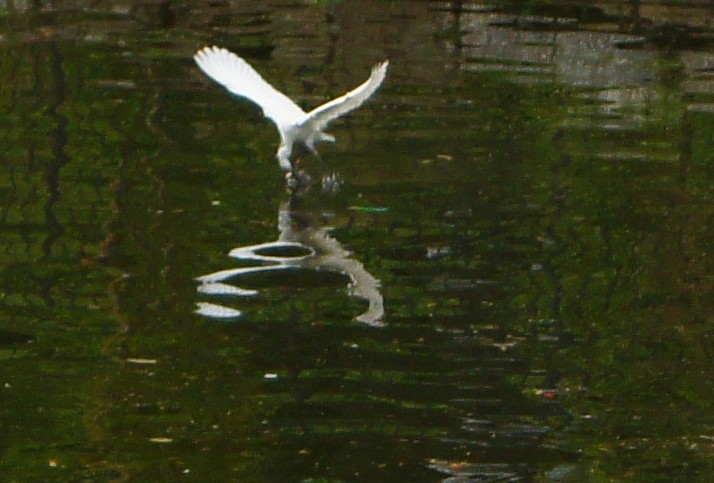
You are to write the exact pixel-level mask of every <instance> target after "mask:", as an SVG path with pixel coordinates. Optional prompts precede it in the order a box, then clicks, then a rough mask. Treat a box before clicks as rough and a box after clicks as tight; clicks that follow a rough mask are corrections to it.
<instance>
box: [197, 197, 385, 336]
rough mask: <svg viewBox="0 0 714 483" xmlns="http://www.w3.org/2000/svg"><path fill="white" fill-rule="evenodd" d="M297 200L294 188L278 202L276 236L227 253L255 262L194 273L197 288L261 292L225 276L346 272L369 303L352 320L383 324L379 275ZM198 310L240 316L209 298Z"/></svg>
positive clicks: (238, 294) (229, 292) (351, 288)
mask: <svg viewBox="0 0 714 483" xmlns="http://www.w3.org/2000/svg"><path fill="white" fill-rule="evenodd" d="M299 205H300V195H299V194H298V193H296V192H293V193H292V194H291V196H290V198H289V199H288V200H287V201H285V202H283V203H282V204H281V205H280V208H279V210H278V229H279V230H280V235H279V236H278V239H277V240H275V241H271V242H267V243H261V244H258V245H249V246H244V247H237V248H234V249H233V250H231V251H230V253H229V255H230V256H231V257H233V258H237V259H239V260H246V261H255V262H257V263H258V265H256V266H248V267H239V268H232V269H227V270H220V271H218V272H214V273H211V274H208V275H203V276H201V277H198V278H197V280H198V282H199V286H198V291H199V292H200V293H202V294H205V295H221V296H235V297H254V296H258V295H259V292H258V291H257V290H249V289H244V288H240V287H238V286H236V285H233V284H229V283H226V281H227V280H236V279H240V277H241V276H244V275H247V274H255V273H261V272H269V271H280V270H294V269H306V270H314V271H320V272H325V271H327V272H332V273H338V274H341V275H345V276H347V277H348V278H349V286H348V290H349V294H350V295H351V296H352V297H357V298H359V299H363V300H365V301H366V302H367V303H368V308H367V310H366V311H365V312H364V313H362V314H360V315H358V316H357V317H355V320H357V321H359V322H363V323H365V324H369V325H372V326H382V325H383V322H382V319H383V316H384V299H383V297H382V293H381V291H380V283H379V280H377V279H376V278H375V277H374V276H373V275H372V274H371V273H369V272H368V271H367V270H366V269H365V268H364V265H362V263H360V262H359V261H358V260H355V259H354V258H351V256H350V255H351V253H350V252H349V251H347V250H346V249H345V248H344V247H343V246H342V245H341V244H340V242H339V241H337V240H336V239H335V238H333V237H332V236H330V233H329V231H330V228H329V227H327V226H324V225H323V224H322V222H321V221H320V219H319V218H320V217H319V216H317V215H316V214H315V213H312V212H309V211H302V210H300V209H299ZM276 253H284V255H279V254H276ZM196 312H197V313H198V314H201V315H204V316H206V317H211V318H221V319H232V318H237V317H240V316H241V311H239V310H236V309H234V308H231V307H227V306H224V305H219V304H214V303H208V302H199V303H198V309H197V310H196Z"/></svg>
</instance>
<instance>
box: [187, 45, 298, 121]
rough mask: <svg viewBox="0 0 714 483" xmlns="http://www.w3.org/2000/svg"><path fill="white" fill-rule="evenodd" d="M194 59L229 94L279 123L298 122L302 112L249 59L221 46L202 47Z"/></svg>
mask: <svg viewBox="0 0 714 483" xmlns="http://www.w3.org/2000/svg"><path fill="white" fill-rule="evenodd" d="M193 60H195V61H196V64H198V66H199V67H200V68H201V70H202V71H203V72H205V73H206V75H207V76H208V77H210V78H211V79H213V80H214V81H216V82H218V83H219V84H221V85H222V86H223V87H225V88H226V89H228V91H230V92H231V93H233V94H235V95H237V96H241V97H245V98H246V99H249V100H251V101H253V102H254V103H256V104H258V105H259V106H260V107H261V109H263V113H264V114H265V116H266V117H268V118H270V119H272V120H273V122H275V124H277V125H278V126H284V125H291V124H297V123H299V122H301V121H302V120H304V118H305V116H306V114H305V111H303V110H302V109H300V107H299V106H298V105H297V104H295V103H294V102H293V101H292V100H290V98H289V97H288V96H286V95H285V94H283V93H282V92H280V91H278V90H277V89H275V88H274V87H273V86H271V85H270V84H268V83H267V82H266V81H265V79H263V78H262V77H261V76H260V74H258V73H257V72H256V71H255V69H253V68H252V67H251V66H250V64H248V62H246V61H245V60H243V59H241V58H240V57H238V56H237V55H236V54H234V53H233V52H230V51H228V50H226V49H223V48H220V47H215V46H214V47H204V48H202V49H201V50H199V51H198V52H196V55H194V56H193Z"/></svg>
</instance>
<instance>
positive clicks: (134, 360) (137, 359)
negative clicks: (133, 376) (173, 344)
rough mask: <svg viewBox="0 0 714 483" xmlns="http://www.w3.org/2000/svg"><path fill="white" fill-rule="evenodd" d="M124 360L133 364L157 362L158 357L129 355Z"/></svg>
mask: <svg viewBox="0 0 714 483" xmlns="http://www.w3.org/2000/svg"><path fill="white" fill-rule="evenodd" d="M124 360H125V361H126V362H130V363H132V364H156V363H157V362H158V360H156V359H145V358H143V357H129V358H128V359H124Z"/></svg>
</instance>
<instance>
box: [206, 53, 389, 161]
mask: <svg viewBox="0 0 714 483" xmlns="http://www.w3.org/2000/svg"><path fill="white" fill-rule="evenodd" d="M193 59H194V60H195V61H196V64H198V66H199V67H200V68H201V70H202V71H203V72H205V73H206V75H207V76H208V77H210V78H211V79H213V80H214V81H216V82H218V83H219V84H221V85H222V86H223V87H225V88H226V89H227V90H228V91H229V92H231V93H232V94H235V95H237V96H240V97H245V98H246V99H249V100H251V101H253V102H254V103H255V104H257V105H258V106H260V108H261V109H262V110H263V114H264V115H265V117H267V118H269V119H271V120H272V121H273V122H274V123H275V125H276V126H277V127H278V131H279V132H280V147H279V148H278V152H277V155H276V156H277V158H278V162H279V163H280V167H281V168H282V169H283V171H286V172H289V173H290V172H292V171H294V164H293V162H292V161H291V160H290V155H291V154H292V152H293V147H294V145H295V143H298V142H299V143H302V144H304V145H305V146H306V147H307V149H309V150H310V152H312V153H313V154H314V155H316V156H319V155H318V154H317V150H316V149H315V142H316V141H328V142H335V138H334V136H332V135H330V134H327V133H326V132H324V129H325V128H326V127H327V125H328V124H329V123H330V122H332V121H334V120H335V119H337V118H338V117H340V116H342V115H344V114H347V113H348V112H350V111H352V110H354V109H357V108H358V107H359V106H361V105H362V104H363V103H364V102H365V101H366V100H367V99H369V97H370V96H372V94H374V93H375V91H376V90H377V88H379V86H380V85H381V84H382V82H383V81H384V77H385V76H386V75H387V66H389V61H388V60H385V61H384V62H380V63H379V64H377V65H375V66H374V67H373V68H372V73H371V74H370V76H369V79H367V80H366V81H365V82H363V83H362V84H360V85H359V86H357V87H355V88H354V89H352V90H351V91H349V92H348V93H346V94H344V95H343V96H341V97H337V98H335V99H332V100H331V101H329V102H326V103H325V104H323V105H321V106H318V107H316V108H315V109H313V110H312V111H310V112H305V111H303V110H302V109H301V108H300V107H299V106H298V105H297V104H295V103H294V102H293V101H292V100H290V98H289V97H288V96H286V95H285V94H283V93H282V92H280V91H278V90H277V89H275V88H274V87H273V86H271V85H270V84H268V83H267V82H266V81H265V79H263V78H262V77H261V76H260V74H258V73H257V72H256V71H255V69H253V68H252V67H251V66H250V64H248V62H246V61H245V60H243V59H242V58H240V57H238V56H237V55H236V54H234V53H233V52H230V51H229V50H226V49H224V48H221V47H215V46H214V47H204V48H202V49H201V50H199V51H198V52H196V55H194V56H193Z"/></svg>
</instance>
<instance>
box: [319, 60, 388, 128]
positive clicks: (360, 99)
mask: <svg viewBox="0 0 714 483" xmlns="http://www.w3.org/2000/svg"><path fill="white" fill-rule="evenodd" d="M388 66H389V61H388V60H385V61H384V62H381V63H379V64H377V65H375V66H374V67H372V74H371V75H370V76H369V79H367V80H366V81H365V82H363V83H362V84H360V85H359V86H357V87H355V88H354V89H352V90H351V91H349V92H348V93H347V94H345V95H343V96H341V97H338V98H336V99H333V100H331V101H330V102H327V103H325V104H323V105H321V106H319V107H316V108H315V109H313V110H312V111H310V112H308V113H307V120H306V122H307V123H309V124H311V125H312V126H313V128H314V129H316V130H318V131H322V130H323V129H325V127H327V125H328V124H329V123H330V122H332V121H334V120H335V119H337V118H338V117H340V116H342V115H344V114H347V113H348V112H350V111H352V110H353V109H357V108H358V107H359V106H361V105H362V104H363V103H364V101H366V100H367V99H369V97H370V96H371V95H372V94H374V93H375V91H376V90H377V88H379V86H380V85H381V84H382V82H383V81H384V78H385V76H386V75H387V67H388Z"/></svg>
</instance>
